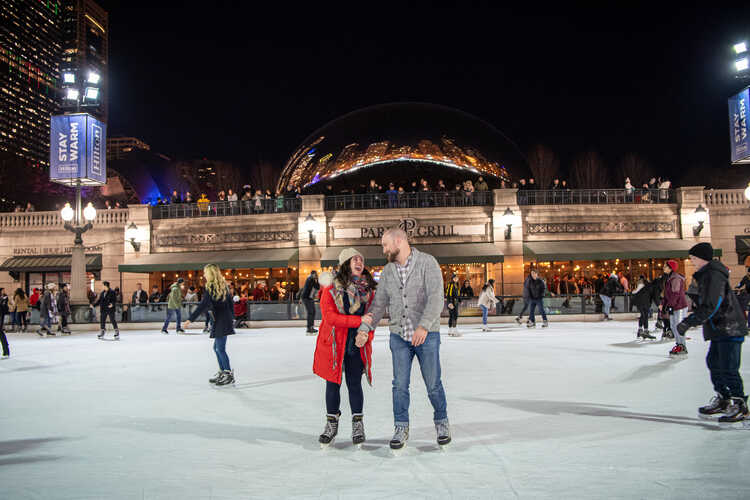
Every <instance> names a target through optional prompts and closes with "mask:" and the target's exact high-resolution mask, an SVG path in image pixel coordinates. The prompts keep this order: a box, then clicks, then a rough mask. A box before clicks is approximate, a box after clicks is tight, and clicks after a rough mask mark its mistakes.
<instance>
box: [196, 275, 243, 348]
mask: <svg viewBox="0 0 750 500" xmlns="http://www.w3.org/2000/svg"><path fill="white" fill-rule="evenodd" d="M209 309H210V310H212V311H213V312H214V322H213V323H212V324H211V338H212V339H215V338H216V337H226V336H227V335H233V334H234V303H233V302H232V294H230V293H229V289H228V288H227V294H226V295H225V296H224V298H223V299H221V300H215V299H214V298H213V297H211V292H209V291H208V290H205V291H204V292H203V298H202V299H201V301H200V303H199V304H198V307H197V308H196V309H195V310H194V311H193V313H192V314H191V315H190V318H188V319H189V320H190V322H191V323H192V322H193V321H195V320H196V319H198V317H199V316H201V315H203V314H205V313H206V311H207V310H209Z"/></svg>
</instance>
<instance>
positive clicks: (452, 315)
mask: <svg viewBox="0 0 750 500" xmlns="http://www.w3.org/2000/svg"><path fill="white" fill-rule="evenodd" d="M457 324H458V304H453V309H451V308H450V307H449V308H448V328H453V327H454V326H456V325H457Z"/></svg>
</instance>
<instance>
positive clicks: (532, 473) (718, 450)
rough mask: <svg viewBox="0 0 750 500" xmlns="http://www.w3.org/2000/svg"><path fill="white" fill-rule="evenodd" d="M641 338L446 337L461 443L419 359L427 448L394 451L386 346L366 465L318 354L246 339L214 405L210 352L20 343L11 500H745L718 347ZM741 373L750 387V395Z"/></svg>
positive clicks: (4, 457) (177, 341) (146, 341)
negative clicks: (711, 413) (713, 352)
mask: <svg viewBox="0 0 750 500" xmlns="http://www.w3.org/2000/svg"><path fill="white" fill-rule="evenodd" d="M634 329H635V323H634V322H622V323H620V322H610V323H607V324H604V323H598V324H592V323H553V324H552V325H551V327H550V328H549V329H548V330H542V329H541V328H538V329H536V330H527V329H526V328H522V327H517V326H515V325H512V326H511V325H502V326H500V325H498V326H496V327H495V329H494V330H493V331H492V332H488V333H483V332H481V331H479V328H478V325H472V326H468V327H466V328H465V329H464V330H465V332H466V334H465V336H464V337H463V338H451V337H448V336H447V335H445V334H443V337H442V343H443V344H442V351H441V355H442V367H443V381H444V385H445V389H446V394H447V399H448V414H449V417H450V420H451V422H452V428H453V444H452V445H451V447H450V449H449V450H448V451H447V452H443V451H440V450H439V449H438V447H437V445H436V443H435V430H434V427H433V425H432V409H431V407H430V405H429V402H428V400H427V396H426V393H425V388H424V383H423V382H422V380H421V376H420V375H419V371H418V365H417V363H416V361H415V366H414V371H413V373H412V405H411V425H412V429H411V439H410V441H409V444H408V447H407V449H406V450H405V451H404V452H403V454H402V455H401V456H398V457H395V456H393V455H392V453H391V451H390V449H389V448H388V440H389V439H390V438H391V436H392V431H393V428H392V425H393V416H392V404H391V373H392V371H391V357H390V352H389V350H388V342H387V332H386V331H385V330H384V329H382V328H381V329H379V330H378V332H377V336H376V340H375V342H376V345H375V346H374V378H375V383H374V387H372V388H370V387H366V388H365V430H366V433H367V437H368V441H367V443H366V445H365V447H364V448H363V449H362V450H355V449H354V448H353V447H352V446H351V441H350V440H349V436H350V431H351V427H350V420H351V416H350V411H349V407H348V399H347V397H346V392H345V387H344V388H343V389H342V404H343V407H342V411H343V413H344V415H343V417H342V432H341V433H340V434H339V438H338V441H337V443H336V445H335V447H332V448H330V449H328V450H321V449H320V447H319V445H318V443H317V436H318V434H320V432H321V431H322V430H323V426H324V413H325V409H324V382H323V381H322V380H321V379H319V378H317V377H315V376H314V375H313V374H312V373H311V366H312V354H313V349H314V345H315V337H305V336H304V333H303V329H301V328H294V329H291V328H287V329H270V328H269V329H259V330H245V331H242V332H241V333H240V334H238V335H235V336H233V337H231V338H230V339H229V342H228V344H227V349H228V352H229V356H230V358H231V361H232V365H233V367H234V368H235V371H236V374H237V379H238V382H237V384H236V387H234V388H226V389H215V388H212V387H210V386H209V384H208V383H207V379H208V378H209V377H210V376H211V375H213V373H214V372H216V370H217V366H216V361H215V357H214V356H213V351H212V350H211V343H210V341H209V339H208V338H207V337H205V336H202V335H187V336H177V335H174V334H172V335H169V336H163V335H160V334H159V333H158V332H145V331H138V332H130V331H124V332H123V333H122V337H123V339H122V341H120V342H119V343H118V342H102V341H97V340H96V338H95V336H94V335H95V334H94V333H90V334H80V335H74V336H72V337H64V338H45V339H41V338H38V337H37V336H36V335H35V334H11V335H9V340H10V343H11V349H12V358H11V359H9V360H4V361H0V380H2V397H1V399H0V401H2V413H1V414H0V498H7V499H26V498H34V499H37V498H38V499H172V498H174V499H214V500H217V499H230V498H231V499H234V498H556V499H558V498H576V499H585V498H674V499H684V498H702V499H703V498H722V499H728V498H738V499H739V498H748V497H750V479H749V478H748V474H747V465H746V464H747V463H748V459H750V446H748V445H749V444H750V432H746V431H743V430H726V429H719V428H718V427H717V424H716V423H714V422H706V421H703V420H700V419H698V418H697V416H696V415H697V414H696V408H697V407H698V406H699V405H701V404H705V403H706V402H707V401H708V399H709V398H710V397H711V396H712V389H711V385H710V383H709V379H708V372H707V370H706V368H705V363H704V357H705V353H706V349H707V345H706V344H705V343H704V342H703V341H702V338H701V336H700V334H699V332H697V331H695V330H691V332H690V334H691V336H692V339H691V340H690V341H689V342H688V349H689V351H690V355H689V357H688V358H687V359H685V360H681V361H675V360H670V359H668V357H667V352H668V351H669V349H670V347H671V345H670V344H668V343H663V344H662V343H654V344H637V343H635V342H634V337H635V335H634ZM747 366H748V364H747V363H745V369H744V370H743V375H744V377H745V379H746V380H747V381H748V382H749V383H750V370H749V369H748V368H747Z"/></svg>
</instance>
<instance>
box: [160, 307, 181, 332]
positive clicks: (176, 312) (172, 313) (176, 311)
mask: <svg viewBox="0 0 750 500" xmlns="http://www.w3.org/2000/svg"><path fill="white" fill-rule="evenodd" d="M172 316H175V321H176V322H177V331H180V330H182V309H181V308H177V309H167V319H165V320H164V326H162V327H161V329H162V330H166V329H167V328H169V322H170V321H171V320H172Z"/></svg>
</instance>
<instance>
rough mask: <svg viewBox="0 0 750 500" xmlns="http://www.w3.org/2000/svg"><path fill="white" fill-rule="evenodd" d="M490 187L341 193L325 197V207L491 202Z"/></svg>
mask: <svg viewBox="0 0 750 500" xmlns="http://www.w3.org/2000/svg"><path fill="white" fill-rule="evenodd" d="M492 205H494V196H493V193H492V191H475V192H473V193H470V194H467V193H464V192H463V191H459V192H455V191H420V192H417V193H402V194H399V193H387V192H385V193H367V194H341V195H332V196H326V197H325V209H326V210H367V209H372V208H429V207H473V206H492Z"/></svg>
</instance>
